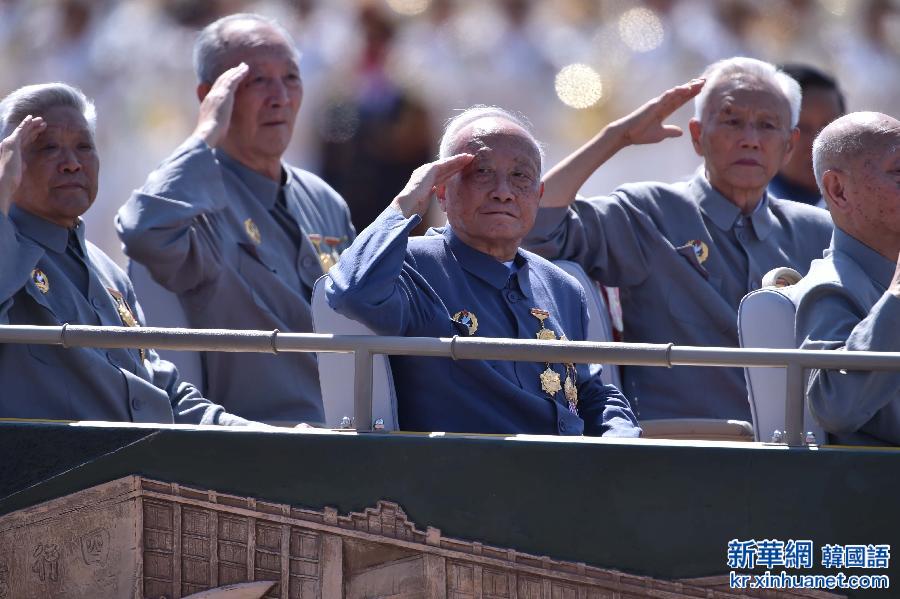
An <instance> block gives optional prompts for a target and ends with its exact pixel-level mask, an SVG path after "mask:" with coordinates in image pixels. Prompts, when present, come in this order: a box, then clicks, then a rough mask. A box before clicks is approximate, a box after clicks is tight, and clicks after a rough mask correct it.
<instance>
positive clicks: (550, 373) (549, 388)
mask: <svg viewBox="0 0 900 599" xmlns="http://www.w3.org/2000/svg"><path fill="white" fill-rule="evenodd" d="M541 389H543V391H544V393H546V394H547V395H549V396H550V397H553V396H554V395H556V394H557V393H559V391H560V389H562V385H561V384H560V382H559V373H558V372H556V371H555V370H553V369H552V368H550V365H549V364H548V365H547V370H545V371H544V372H542V373H541Z"/></svg>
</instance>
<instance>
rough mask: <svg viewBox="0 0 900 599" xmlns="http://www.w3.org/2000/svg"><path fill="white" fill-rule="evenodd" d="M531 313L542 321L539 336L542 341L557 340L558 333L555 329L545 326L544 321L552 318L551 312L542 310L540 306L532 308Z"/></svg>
mask: <svg viewBox="0 0 900 599" xmlns="http://www.w3.org/2000/svg"><path fill="white" fill-rule="evenodd" d="M531 315H532V316H534V317H535V318H537V319H538V322H540V323H541V328H540V329H538V332H537V338H538V339H540V340H541V341H556V333H555V332H554V331H553V329H548V328H547V327H546V326H544V321H545V320H547V319H548V318H550V312H548V311H547V310H541V309H540V308H532V309H531Z"/></svg>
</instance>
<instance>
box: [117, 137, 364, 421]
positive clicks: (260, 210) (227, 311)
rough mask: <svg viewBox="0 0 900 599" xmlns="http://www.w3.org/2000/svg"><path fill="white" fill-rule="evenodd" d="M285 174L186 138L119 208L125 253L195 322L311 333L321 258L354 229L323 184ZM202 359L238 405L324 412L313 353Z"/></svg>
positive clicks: (246, 410) (262, 413)
mask: <svg viewBox="0 0 900 599" xmlns="http://www.w3.org/2000/svg"><path fill="white" fill-rule="evenodd" d="M282 172H283V182H282V184H279V183H278V182H276V181H273V180H271V179H268V178H266V177H264V176H263V175H260V174H259V173H256V172H254V171H252V170H251V169H249V168H247V167H245V166H244V165H242V164H241V163H239V162H237V161H236V160H234V159H233V158H231V157H230V156H228V155H227V154H225V153H224V152H221V151H219V150H212V149H210V148H209V146H207V145H206V144H205V143H204V142H203V141H201V140H199V139H195V138H189V139H188V140H187V141H186V142H185V143H184V144H182V146H181V147H179V148H178V149H177V150H176V151H175V152H174V153H173V154H172V155H171V156H170V157H169V158H168V159H166V160H165V161H164V162H163V163H162V165H160V167H159V168H158V169H157V170H156V171H154V172H153V173H152V174H151V175H150V176H149V178H148V179H147V182H146V183H145V185H144V187H143V188H142V189H141V190H139V191H136V192H135V193H134V194H132V196H131V198H130V199H129V200H128V201H127V202H126V203H125V205H124V206H122V208H121V209H120V210H119V213H118V215H117V218H116V227H117V230H118V232H119V236H120V237H121V239H122V242H123V244H124V247H125V252H126V254H128V256H129V257H130V258H132V259H134V260H137V261H138V262H140V263H141V264H143V265H144V266H146V267H147V269H148V270H149V271H150V273H151V275H152V276H153V278H154V279H155V280H156V281H157V282H158V283H160V284H161V285H162V286H163V287H166V288H167V289H169V290H170V291H172V292H174V293H175V294H177V295H178V297H179V299H180V300H181V303H182V305H183V307H184V310H185V313H186V315H187V319H188V322H189V324H190V325H191V326H192V327H196V328H230V329H261V330H272V329H278V330H279V331H283V332H312V330H313V329H312V315H311V309H310V299H311V293H312V287H313V284H314V283H315V280H316V279H317V278H318V277H320V276H321V275H322V274H323V262H322V260H321V257H322V256H323V255H325V254H327V255H328V256H332V257H333V256H337V254H338V253H339V252H340V251H341V250H342V249H344V248H345V247H346V246H347V245H349V244H350V242H352V241H353V238H354V237H355V233H354V230H353V226H352V225H351V224H350V213H349V211H348V209H347V205H346V204H345V203H344V201H343V200H342V199H341V197H340V196H339V195H338V194H337V193H336V192H335V191H334V190H333V189H331V187H329V186H328V185H327V184H326V183H325V182H324V181H322V180H321V179H320V178H318V177H316V176H315V175H313V174H311V173H308V172H306V171H302V170H300V169H297V168H294V167H291V166H289V165H282ZM279 202H281V207H279ZM279 210H280V212H279ZM324 264H325V265H326V266H327V265H329V264H328V263H324ZM202 364H203V370H204V377H205V380H204V385H205V387H204V389H205V392H206V394H207V395H209V396H210V397H215V398H216V399H217V401H220V402H221V403H222V405H224V406H225V407H226V408H227V409H228V410H229V411H231V412H234V413H236V414H240V415H241V416H244V417H246V418H250V419H253V420H260V421H264V422H270V423H297V422H309V423H320V422H322V421H323V420H324V412H323V409H322V398H321V391H320V388H319V377H318V369H317V364H316V358H315V354H313V353H287V354H282V355H277V356H275V355H271V354H254V353H223V352H207V353H205V354H204V355H203V359H202Z"/></svg>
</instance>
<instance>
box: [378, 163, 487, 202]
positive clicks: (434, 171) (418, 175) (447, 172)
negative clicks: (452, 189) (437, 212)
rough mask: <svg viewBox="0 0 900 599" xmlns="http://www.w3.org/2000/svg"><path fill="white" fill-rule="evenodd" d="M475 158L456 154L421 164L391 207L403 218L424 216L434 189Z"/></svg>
mask: <svg viewBox="0 0 900 599" xmlns="http://www.w3.org/2000/svg"><path fill="white" fill-rule="evenodd" d="M473 158H475V155H474V154H457V155H456V156H450V157H449V158H444V159H442V160H438V161H436V162H429V163H428V164H423V165H422V166H420V167H419V168H417V169H416V170H414V171H413V174H412V175H410V177H409V182H408V183H407V184H406V187H404V188H403V191H401V192H400V193H399V194H397V197H395V198H394V201H393V202H391V206H393V207H394V208H395V209H397V210H399V211H400V212H402V213H403V216H404V217H405V218H409V217H410V216H412V215H413V214H418V215H419V216H424V214H425V212H426V211H427V210H428V206H429V205H430V204H431V194H432V193H434V192H435V188H436V187H439V186H441V185H444V184H445V183H446V182H447V181H448V180H449V179H450V177H452V176H453V175H455V174H456V173H458V172H460V171H462V170H463V169H464V168H466V166H467V165H468V164H469V163H470V162H472V159H473Z"/></svg>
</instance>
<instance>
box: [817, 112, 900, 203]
mask: <svg viewBox="0 0 900 599" xmlns="http://www.w3.org/2000/svg"><path fill="white" fill-rule="evenodd" d="M898 134H900V121H898V120H897V119H895V118H893V117H890V116H888V115H886V114H882V113H880V112H851V113H850V114H847V115H844V116H842V117H840V118H839V119H837V120H835V121H833V122H832V123H831V124H829V125H828V126H827V127H825V128H824V129H822V132H821V133H819V135H818V137H816V141H815V142H814V143H813V170H814V171H815V174H816V183H818V184H819V189H820V190H821V191H822V194H823V195H826V194H825V184H824V177H825V173H826V172H827V171H830V170H836V171H841V172H850V171H852V170H853V168H854V167H855V165H856V164H858V163H859V162H860V161H866V160H869V161H871V160H872V158H875V157H880V156H881V155H882V154H883V153H884V152H886V151H892V150H894V151H895V150H896V144H897V137H898ZM826 197H827V196H826Z"/></svg>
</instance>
